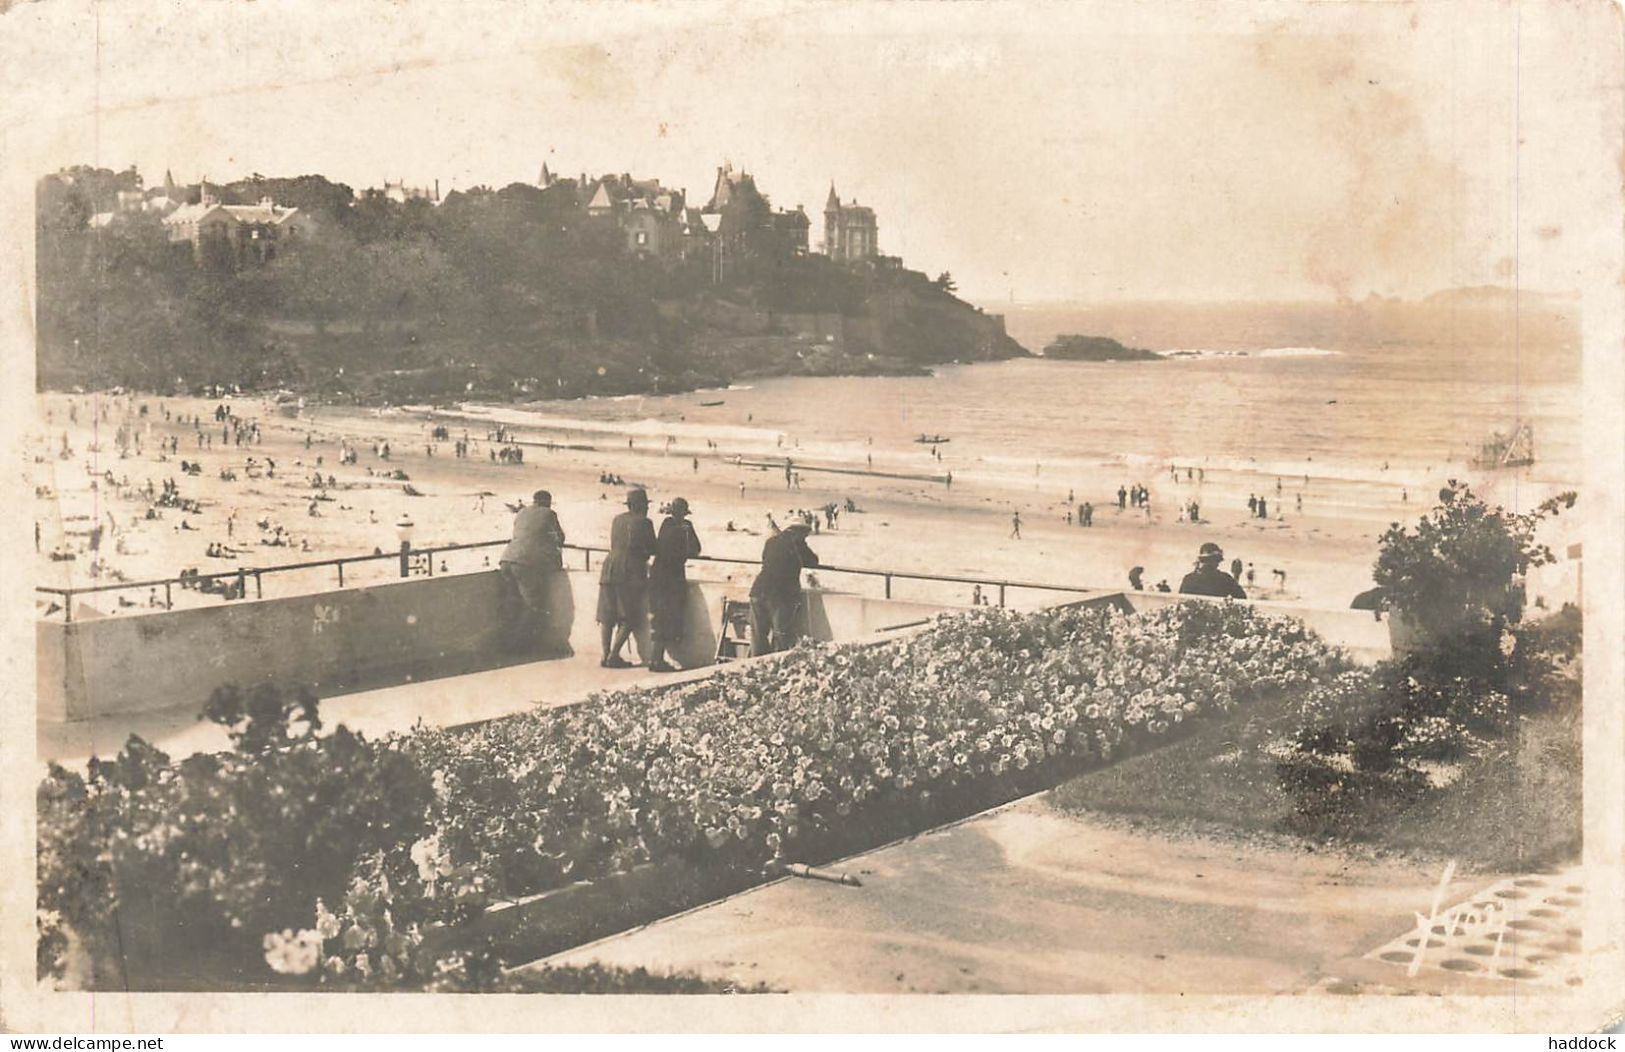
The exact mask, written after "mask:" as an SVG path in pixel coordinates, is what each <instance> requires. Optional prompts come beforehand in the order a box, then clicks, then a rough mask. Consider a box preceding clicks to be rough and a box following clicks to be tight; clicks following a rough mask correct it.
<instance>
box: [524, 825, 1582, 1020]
mask: <svg viewBox="0 0 1625 1052" xmlns="http://www.w3.org/2000/svg"><path fill="white" fill-rule="evenodd" d="M1439 868H1442V867H1433V866H1427V865H1420V864H1414V863H1403V862H1391V863H1370V862H1357V861H1352V860H1350V859H1347V858H1343V857H1339V856H1334V855H1329V854H1310V853H1305V852H1301V851H1290V850H1280V849H1260V848H1256V847H1242V846H1236V845H1231V844H1226V843H1221V842H1218V841H1213V840H1202V839H1185V840H1173V839H1166V838H1163V837H1159V836H1155V835H1151V834H1147V833H1144V832H1129V831H1124V830H1119V829H1115V828H1107V827H1105V826H1103V825H1100V824H1097V823H1095V822H1092V821H1089V820H1085V819H1080V818H1077V817H1075V816H1070V815H1065V814H1061V813H1059V812H1057V811H1055V810H1053V809H1052V808H1050V807H1049V805H1048V803H1047V802H1046V799H1045V797H1043V796H1039V797H1033V798H1029V799H1027V800H1025V801H1021V802H1018V803H1016V804H1013V805H1011V806H1009V807H1007V808H1004V809H1001V810H998V811H994V812H991V813H989V814H986V815H982V816H978V817H977V818H974V819H971V820H969V821H966V822H964V823H961V824H959V825H957V826H951V827H948V828H946V829H941V830H937V831H935V832H932V833H928V834H925V835H922V836H919V837H916V838H914V839H912V840H908V841H904V842H902V843H898V844H894V845H892V846H890V847H885V848H881V849H879V850H877V851H873V852H870V853H868V854H864V855H860V856H857V857H855V858H852V859H849V860H847V861H846V862H844V863H839V864H835V865H832V866H831V867H830V869H832V870H838V871H845V872H847V873H850V874H852V875H854V876H856V877H858V878H859V880H861V881H862V886H861V887H848V886H843V885H839V884H834V883H828V882H823V881H817V880H808V879H798V878H787V879H784V880H780V881H778V882H776V883H773V884H770V885H767V886H764V887H761V888H757V889H755V890H753V891H749V892H746V893H743V894H741V895H737V896H735V897H733V898H731V899H727V900H725V901H722V902H719V903H714V904H712V905H709V906H704V907H701V908H699V909H696V910H692V911H690V912H688V913H686V914H683V915H680V916H677V917H672V918H668V919H666V920H664V921H660V922H657V923H654V924H651V925H649V926H647V927H645V928H642V929H639V930H636V931H633V932H630V933H627V934H624V935H620V936H614V937H611V938H609V939H605V940H602V941H600V942H598V943H595V944H591V945H588V946H585V947H579V948H577V949H575V950H571V951H567V952H566V953H564V954H560V955H558V956H556V957H554V958H551V959H550V960H551V961H552V962H553V963H575V964H579V963H585V962H588V961H601V962H604V963H607V964H617V965H623V966H628V967H631V966H643V967H647V968H651V969H656V970H664V969H683V970H691V971H696V972H699V973H701V974H703V975H707V976H712V977H718V978H726V979H732V980H735V981H739V982H765V983H767V984H768V985H770V986H772V987H775V988H778V989H784V990H789V991H792V992H797V993H801V992H807V993H815V992H816V993H823V992H841V993H859V994H877V993H1034V994H1078V993H1161V994H1273V993H1292V992H1306V991H1311V990H1313V991H1316V992H1322V993H1353V992H1357V991H1376V990H1383V991H1394V992H1399V991H1409V990H1415V991H1426V992H1463V993H1503V992H1505V990H1506V989H1507V988H1509V987H1510V985H1511V980H1510V979H1502V980H1501V981H1500V982H1496V983H1492V982H1490V981H1488V980H1486V979H1485V978H1484V977H1483V976H1482V975H1481V974H1480V975H1473V974H1466V973H1458V972H1452V971H1445V970H1441V969H1439V968H1437V967H1434V968H1431V969H1426V970H1424V971H1422V972H1421V973H1420V974H1419V975H1418V976H1416V977H1410V976H1407V975H1406V969H1405V968H1403V967H1400V966H1397V965H1395V964H1394V963H1392V962H1391V960H1385V959H1382V958H1381V957H1380V954H1378V953H1376V952H1374V951H1377V950H1380V949H1386V948H1387V947H1386V944H1388V943H1389V941H1390V940H1392V939H1393V938H1394V937H1395V936H1396V935H1402V933H1405V932H1408V931H1412V930H1413V929H1414V926H1415V922H1414V919H1413V915H1414V914H1415V913H1416V912H1421V913H1424V914H1426V913H1428V912H1429V909H1430V906H1431V904H1432V902H1433V900H1434V895H1435V892H1436V890H1437V889H1438V886H1439V882H1440V878H1441V873H1440V872H1439ZM1492 879H1494V878H1492V877H1486V876H1482V875H1480V876H1477V877H1473V878H1465V879H1463V878H1456V879H1453V880H1451V881H1450V882H1449V884H1448V885H1447V887H1446V890H1445V895H1444V899H1443V901H1444V902H1446V903H1454V902H1460V901H1463V900H1464V899H1468V898H1469V897H1470V893H1471V892H1472V890H1473V888H1474V887H1482V886H1483V885H1484V884H1486V883H1489V882H1490V881H1491V880H1492ZM1504 901H1519V900H1504ZM1546 989H1548V990H1549V989H1550V987H1547V988H1546ZM1532 992H1540V991H1538V990H1536V991H1532Z"/></svg>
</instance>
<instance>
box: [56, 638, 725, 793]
mask: <svg viewBox="0 0 1625 1052" xmlns="http://www.w3.org/2000/svg"><path fill="white" fill-rule="evenodd" d="M713 671H715V666H707V667H702V668H696V669H691V670H689V671H687V672H678V673H672V674H661V673H656V672H650V671H649V670H648V669H645V668H641V667H640V668H633V669H606V668H602V667H600V666H599V664H598V655H597V654H596V653H593V654H582V653H578V654H576V655H575V656H574V657H568V658H558V659H554V660H550V661H536V662H531V663H529V664H524V665H509V666H507V667H504V668H496V669H490V670H487V671H484V672H472V673H469V674H467V675H463V676H447V677H445V678H442V679H433V680H425V681H423V682H421V683H404V684H401V685H399V686H394V687H381V688H379V689H377V690H366V691H358V692H356V693H353V694H339V695H335V696H333V697H330V698H323V699H322V705H321V717H322V723H323V725H324V727H326V728H328V729H331V728H333V727H336V726H338V725H339V724H343V725H344V726H346V727H349V728H350V729H351V730H354V731H361V732H363V733H365V734H367V735H369V736H377V735H381V734H385V733H388V732H390V731H406V730H409V729H411V728H412V727H413V726H415V725H416V724H417V723H418V722H419V721H422V722H423V723H424V724H425V725H427V726H430V727H449V726H456V725H457V724H461V723H473V722H477V721H480V720H489V719H495V718H497V717H499V716H511V715H513V714H514V713H517V712H524V711H526V710H528V709H531V708H536V707H538V706H540V707H545V708H556V707H558V706H562V705H572V704H575V703H576V702H579V701H582V700H584V699H585V698H586V697H587V696H588V695H590V694H592V693H594V692H595V691H600V690H609V689H613V688H616V687H630V686H646V685H649V684H654V683H674V682H683V681H685V680H692V679H700V678H702V677H704V676H707V675H710V674H711V673H712V672H713ZM132 734H138V735H140V736H141V737H142V738H144V739H146V740H147V741H148V742H150V743H152V744H153V745H156V746H157V747H158V748H160V749H162V750H163V751H164V752H166V753H168V754H169V755H170V756H171V757H173V758H176V759H179V758H181V757H184V756H190V755H192V754H193V753H199V752H218V751H220V750H223V749H229V748H231V741H230V739H229V738H227V737H226V732H225V729H224V728H222V727H219V726H216V725H215V724H213V723H209V722H207V721H204V720H200V719H198V715H197V710H196V709H195V708H192V707H187V708H181V709H169V710H166V711H163V712H152V713H133V714H123V715H119V716H112V717H105V718H101V719H92V720H78V721H74V722H71V723H55V722H49V721H45V720H41V721H39V722H38V746H39V758H40V760H41V762H43V761H45V760H57V761H58V762H64V763H66V764H67V765H68V766H70V767H72V766H82V765H83V762H84V761H85V760H86V759H88V758H89V757H91V756H92V755H95V756H102V757H107V756H112V755H114V754H116V753H117V752H118V751H119V749H120V748H121V747H122V746H123V744H124V742H125V741H126V740H127V739H128V738H129V736H130V735H132Z"/></svg>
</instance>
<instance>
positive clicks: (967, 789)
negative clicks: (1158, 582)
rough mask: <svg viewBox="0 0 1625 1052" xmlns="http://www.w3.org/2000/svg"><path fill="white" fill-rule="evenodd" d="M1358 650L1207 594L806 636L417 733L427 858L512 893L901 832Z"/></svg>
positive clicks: (428, 868)
mask: <svg viewBox="0 0 1625 1052" xmlns="http://www.w3.org/2000/svg"><path fill="white" fill-rule="evenodd" d="M1343 667H1344V662H1343V659H1342V657H1341V655H1340V654H1338V653H1337V652H1336V651H1334V650H1333V649H1332V648H1330V647H1328V646H1326V645H1325V644H1324V643H1322V642H1321V641H1319V640H1318V639H1317V638H1316V637H1314V636H1313V635H1312V633H1310V632H1309V631H1308V630H1306V629H1305V628H1304V627H1303V626H1302V625H1301V624H1299V623H1297V622H1294V621H1288V620H1284V619H1279V618H1272V617H1268V616H1265V615H1262V614H1259V613H1256V612H1255V611H1253V610H1251V609H1249V608H1245V607H1239V606H1228V605H1222V606H1221V605H1215V604H1207V603H1185V604H1179V605H1177V606H1173V607H1168V608H1165V609H1162V610H1158V611H1155V612H1152V613H1147V614H1125V613H1122V612H1120V611H1118V610H1116V609H1113V608H1081V607H1075V608H1066V609H1062V610H1057V611H1050V612H1044V613H1039V614H1026V615H1022V614H1014V613H1010V612H1007V611H1001V610H987V611H976V612H972V613H966V614H957V615H953V616H949V617H943V618H941V619H939V620H938V621H937V623H936V624H935V625H933V626H932V627H931V628H930V629H929V630H927V631H925V632H922V633H920V634H919V635H917V636H914V637H912V638H909V639H905V640H900V641H896V642H892V643H888V644H883V645H879V646H868V647H863V646H853V645H827V644H826V645H804V646H802V647H801V648H798V649H797V650H795V651H793V652H792V653H790V654H788V655H786V656H785V657H784V658H783V659H781V660H778V661H774V662H762V663H755V664H752V665H750V666H747V667H746V668H743V669H741V670H739V672H738V673H737V674H731V675H722V676H715V677H712V678H709V679H706V680H701V681H698V682H695V683H692V684H687V685H684V686H682V687H680V688H674V689H668V690H664V691H660V692H650V691H645V690H633V691H624V692H616V693H611V694H605V695H601V696H599V697H596V698H594V699H593V700H591V701H589V702H588V703H586V704H584V705H582V706H579V707H577V708H575V709H573V710H571V711H569V712H565V713H556V712H549V713H537V714H528V715H525V716H521V717H515V718H512V719H507V720H501V721H497V722H495V723H492V724H488V725H485V726H483V727H480V728H478V729H475V730H472V731H466V732H431V733H425V734H420V735H418V736H417V737H416V738H415V740H414V741H413V743H412V748H411V751H412V753H413V755H414V756H416V758H417V759H418V762H419V763H420V764H421V765H422V766H423V768H424V769H425V770H427V771H429V772H430V776H431V780H432V784H433V786H434V789H435V799H434V802H433V804H432V806H431V816H430V821H431V824H432V825H433V826H434V827H435V829H436V830H437V832H436V835H435V838H434V839H433V841H432V842H431V843H430V845H429V852H428V854H429V855H431V856H432V860H431V859H425V860H424V865H423V867H422V871H423V874H424V875H425V876H426V877H432V875H433V874H434V873H449V872H453V871H462V872H465V873H467V872H470V867H471V870H472V873H473V877H474V879H476V880H478V882H479V884H480V886H481V888H482V889H483V890H484V891H485V892H486V893H488V894H491V895H494V896H499V897H504V896H506V897H511V896H519V895H525V894H531V893H535V892H538V891H542V890H546V889H548V888H552V887H558V886H560V885H562V884H564V883H566V882H569V881H575V880H580V879H591V878H595V877H599V876H602V875H605V874H609V873H616V872H623V871H627V870H630V869H632V868H633V867H634V866H637V865H639V864H640V863H644V862H648V861H651V860H653V861H658V860H660V859H662V858H667V857H673V856H680V857H685V858H691V859H693V858H698V859H709V860H710V861H712V862H723V863H726V864H730V865H735V866H741V867H749V868H753V869H756V870H760V868H761V867H762V866H763V865H764V864H767V863H770V862H772V861H773V860H775V859H783V858H790V859H795V860H802V861H805V860H808V859H810V858H817V857H828V856H829V855H830V854H831V853H833V852H838V851H842V850H857V849H860V848H862V847H864V846H868V845H869V844H872V843H875V842H877V841H876V840H875V837H874V836H873V835H869V834H868V833H866V829H867V828H868V827H872V826H874V825H876V824H877V823H878V825H880V826H882V827H886V826H890V827H891V828H893V829H897V823H896V822H895V821H892V822H889V823H888V822H887V821H886V819H888V818H890V819H894V820H895V819H896V818H897V817H898V816H899V815H906V816H913V815H914V814H916V813H918V815H919V816H920V817H926V816H930V817H932V818H941V817H943V816H944V815H945V814H947V815H949V816H952V812H953V811H955V810H958V808H956V807H955V806H954V805H955V803H956V802H962V803H964V804H965V805H967V806H971V807H974V805H975V804H977V803H981V802H984V801H986V800H987V799H988V798H989V797H990V796H1000V795H1013V793H1014V792H1017V791H1021V790H1023V789H1026V790H1030V789H1032V788H1035V787H1037V786H1038V785H1040V784H1043V783H1045V782H1048V783H1049V784H1053V782H1054V781H1055V779H1056V777H1058V774H1057V772H1058V771H1065V770H1076V769H1079V768H1080V767H1084V766H1088V765H1091V764H1095V763H1100V762H1105V761H1108V760H1110V759H1112V758H1113V757H1114V756H1117V755H1120V754H1121V753H1123V752H1125V751H1130V750H1137V749H1141V748H1144V747H1147V746H1149V745H1151V744H1154V743H1155V742H1157V741H1158V740H1159V739H1162V738H1165V737H1167V736H1169V735H1171V734H1173V733H1176V732H1177V731H1178V730H1179V729H1180V728H1181V725H1182V724H1183V723H1184V722H1186V721H1188V720H1191V719H1194V718H1198V717H1200V716H1202V715H1205V714H1208V713H1213V712H1223V711H1228V710H1230V709H1231V708H1233V707H1234V706H1235V705H1237V704H1242V703H1245V702H1247V701H1249V700H1252V699H1254V698H1257V697H1259V696H1261V695H1263V694H1266V693H1269V692H1272V691H1277V690H1280V689H1283V688H1286V687H1289V686H1295V685H1297V686H1307V685H1308V684H1310V683H1312V682H1317V681H1319V680H1320V679H1322V678H1325V677H1326V676H1327V675H1328V674H1330V673H1333V672H1336V671H1339V670H1340V669H1342V668H1343ZM945 797H946V798H949V799H947V800H944V799H943V798H945ZM960 813H967V812H966V811H964V810H961V811H960ZM903 825H904V826H905V827H908V828H904V829H901V830H898V831H906V832H912V831H917V830H918V829H919V828H922V827H921V826H920V825H918V824H914V823H909V822H904V823H903Z"/></svg>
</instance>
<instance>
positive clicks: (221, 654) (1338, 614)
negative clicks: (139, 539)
mask: <svg viewBox="0 0 1625 1052" xmlns="http://www.w3.org/2000/svg"><path fill="white" fill-rule="evenodd" d="M753 570H754V568H753V567H752V568H746V569H745V570H743V571H736V572H735V573H734V574H732V575H731V576H729V575H726V574H724V573H723V571H722V570H721V569H720V568H719V567H704V568H702V572H710V573H715V574H717V575H718V576H717V577H716V578H715V579H709V580H708V579H704V578H703V577H701V578H700V579H697V580H691V581H690V582H689V590H688V610H687V629H688V631H687V635H686V638H685V639H684V640H683V642H682V644H681V645H680V646H679V647H678V648H677V649H676V650H675V652H674V653H673V655H672V657H673V659H674V660H675V661H676V663H677V664H679V665H682V666H683V667H685V668H693V667H697V666H701V665H707V664H710V663H711V662H712V660H713V658H714V655H715V654H716V650H717V632H718V628H719V625H720V623H721V617H722V606H723V602H724V600H726V599H745V598H747V597H748V592H749V583H750V579H751V576H752V573H751V571H753ZM597 576H598V575H597V573H596V572H583V571H569V572H565V573H562V574H559V575H558V577H557V578H555V582H554V591H553V595H552V602H551V604H550V607H551V608H550V614H549V617H548V619H547V620H548V623H547V624H546V625H544V626H541V630H540V632H539V636H540V639H539V641H538V642H537V643H536V645H533V646H529V647H525V646H516V645H515V644H514V642H513V635H512V625H513V622H514V619H515V616H516V613H517V608H516V606H515V605H514V603H515V600H514V599H513V597H512V596H511V595H510V594H509V591H508V589H507V587H506V584H505V582H504V581H503V579H502V577H501V574H500V573H499V572H497V571H484V572H477V573H469V574H456V575H449V576H443V577H433V578H413V579H410V580H403V581H396V582H391V583H388V584H381V585H373V586H368V587H359V588H348V589H341V590H338V591H332V592H322V593H317V594H314V595H302V596H292V597H286V598H276V599H264V600H250V601H237V602H227V603H223V604H222V605H220V606H215V607H206V608H200V609H189V610H173V611H161V612H155V613H142V614H132V615H128V616H119V617H105V618H99V619H94V620H88V621H79V622H74V623H72V624H62V623H59V622H40V623H39V625H38V630H37V631H38V635H37V645H38V674H37V675H38V679H37V689H38V701H39V713H40V715H41V716H42V717H43V718H46V719H53V720H78V719H87V718H91V717H96V716H106V715H113V714H121V713H138V712H155V711H160V710H164V709H170V708H177V707H182V706H191V707H201V706H202V704H203V703H204V702H205V701H206V700H207V699H208V696H209V694H210V692H212V691H213V690H214V689H215V688H216V687H219V686H224V685H227V684H235V685H237V686H238V687H241V688H245V689H246V688H249V687H252V686H256V685H258V684H261V683H275V684H278V685H280V686H282V687H284V688H285V689H291V688H296V687H307V688H309V689H310V690H312V691H313V692H314V693H316V694H317V695H318V696H331V695H334V694H343V693H349V692H352V691H357V690H367V689H372V688H377V687H385V686H393V685H396V684H400V683H408V682H413V681H420V680H427V679H435V678H440V677H444V676H454V675H461V674H463V673H467V672H473V671H478V670H481V669H486V668H494V667H498V666H502V665H511V664H519V663H523V662H530V661H538V660H544V659H548V658H558V657H564V656H567V655H570V654H572V653H575V654H583V655H596V654H597V653H598V652H599V646H600V644H599V627H598V625H597V624H596V623H595V614H596V610H597V598H598V581H597ZM1108 595H1110V597H1111V598H1112V600H1113V601H1116V602H1120V603H1123V604H1125V605H1127V606H1129V607H1132V608H1133V609H1136V610H1149V609H1155V608H1157V607H1160V606H1165V605H1167V604H1169V603H1174V602H1182V601H1188V600H1189V599H1190V597H1180V596H1177V595H1165V594H1161V593H1156V592H1133V593H1116V594H1112V593H1100V594H1099V595H1097V596H1096V597H1095V598H1096V599H1099V598H1103V597H1107V596H1108ZM1254 605H1255V606H1257V607H1259V608H1261V609H1264V610H1268V611H1271V612H1275V613H1281V614H1285V615H1290V616H1292V617H1297V618H1300V619H1301V620H1303V621H1304V622H1306V623H1307V624H1308V625H1309V627H1311V628H1313V629H1314V630H1315V631H1317V632H1319V633H1320V634H1321V635H1322V636H1323V637H1325V638H1326V639H1327V640H1329V641H1331V642H1333V643H1337V644H1339V645H1341V646H1344V647H1347V648H1348V649H1349V651H1350V653H1351V654H1352V655H1353V656H1354V657H1355V658H1356V659H1357V660H1360V661H1365V662H1372V661H1376V660H1378V659H1380V658H1383V657H1386V656H1388V655H1389V654H1390V653H1391V652H1392V647H1391V644H1390V640H1389V626H1388V624H1387V623H1386V622H1382V621H1377V620H1375V619H1373V618H1372V617H1371V615H1370V614H1368V613H1364V612H1361V611H1351V610H1320V609H1314V608H1307V607H1299V606H1291V605H1288V604H1282V603H1269V602H1260V603H1255V604H1254ZM947 609H951V607H949V606H948V605H946V604H943V603H938V602H922V601H915V600H894V599H881V598H875V597H871V596H866V595H860V594H854V593H849V592H842V591H829V590H823V589H818V588H810V589H808V590H807V603H806V606H805V608H804V612H803V617H804V621H803V631H804V632H805V634H806V635H808V636H811V637H812V638H814V639H820V640H839V641H853V640H859V639H865V638H873V637H874V635H875V634H876V633H877V632H881V631H884V630H886V629H892V628H900V627H903V626H907V625H911V624H917V623H919V622H921V621H924V620H927V619H929V618H930V617H932V616H934V615H936V614H938V613H941V612H942V611H944V610H947ZM639 642H640V643H641V644H642V645H641V646H639V647H637V648H635V649H634V650H633V651H632V652H631V653H629V654H628V656H629V657H639V656H643V655H646V654H647V653H648V640H647V636H646V633H645V638H643V639H641V640H640V641H639Z"/></svg>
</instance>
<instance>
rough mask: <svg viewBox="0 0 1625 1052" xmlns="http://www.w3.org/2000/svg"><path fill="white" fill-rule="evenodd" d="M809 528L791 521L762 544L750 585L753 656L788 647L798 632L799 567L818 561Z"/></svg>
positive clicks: (792, 643)
mask: <svg viewBox="0 0 1625 1052" xmlns="http://www.w3.org/2000/svg"><path fill="white" fill-rule="evenodd" d="M809 529H810V528H809V527H808V525H807V524H806V523H805V522H792V523H790V524H789V525H788V526H786V527H785V528H784V530H783V531H782V532H780V533H777V534H774V535H773V536H772V537H769V538H768V539H767V543H766V544H764V545H763V546H762V570H761V572H760V573H758V574H757V575H756V582H755V583H754V584H752V585H751V587H750V642H751V655H752V656H756V655H759V654H773V653H776V652H778V651H780V650H788V649H789V648H790V647H792V646H795V643H796V639H797V637H798V636H799V635H800V626H799V625H798V619H799V618H800V615H801V604H802V600H803V598H804V596H803V595H802V592H801V570H802V567H807V566H817V565H818V556H817V555H815V554H814V553H813V550H812V549H811V548H809V547H807V533H808V532H809Z"/></svg>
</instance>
